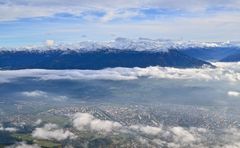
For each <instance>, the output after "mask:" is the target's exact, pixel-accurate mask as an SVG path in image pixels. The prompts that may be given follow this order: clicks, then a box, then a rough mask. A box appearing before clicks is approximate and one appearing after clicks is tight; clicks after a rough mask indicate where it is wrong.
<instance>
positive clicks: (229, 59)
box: [221, 53, 240, 62]
mask: <svg viewBox="0 0 240 148" xmlns="http://www.w3.org/2000/svg"><path fill="white" fill-rule="evenodd" d="M239 61H240V53H239V54H232V55H229V56H227V57H225V58H223V59H221V62H239Z"/></svg>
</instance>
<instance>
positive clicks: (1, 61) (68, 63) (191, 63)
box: [0, 49, 211, 70]
mask: <svg viewBox="0 0 240 148" xmlns="http://www.w3.org/2000/svg"><path fill="white" fill-rule="evenodd" d="M203 65H209V66H211V64H210V63H208V62H205V61H202V60H198V59H196V58H193V57H190V56H188V55H185V54H184V53H182V52H181V51H177V50H169V51H168V52H149V51H133V50H112V49H111V50H109V49H106V50H105V49H104V50H96V51H85V52H78V51H74V50H48V51H39V50H32V51H1V52H0V68H1V69H33V68H39V69H93V70H95V69H103V68H112V67H129V68H131V67H148V66H164V67H166V66H167V67H177V68H190V67H191V68H192V67H201V66H203Z"/></svg>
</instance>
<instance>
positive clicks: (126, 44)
mask: <svg viewBox="0 0 240 148" xmlns="http://www.w3.org/2000/svg"><path fill="white" fill-rule="evenodd" d="M196 47H197V48H213V47H240V42H231V41H227V42H197V41H182V40H164V39H148V38H138V39H133V40H131V39H127V38H116V39H115V40H112V41H102V42H96V41H83V42H79V43H73V44H55V45H53V46H27V47H18V48H4V47H2V48H0V51H26V50H27V51H36V50H37V51H38V50H39V51H47V50H75V51H95V50H101V49H108V50H111V49H112V50H114V49H115V50H134V51H161V52H167V51H168V50H169V49H178V50H181V49H188V48H196Z"/></svg>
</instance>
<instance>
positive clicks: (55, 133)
mask: <svg viewBox="0 0 240 148" xmlns="http://www.w3.org/2000/svg"><path fill="white" fill-rule="evenodd" d="M32 136H33V137H35V138H39V139H48V140H58V141H61V140H65V139H74V138H75V135H74V134H73V133H72V132H70V131H69V130H64V129H60V128H59V127H58V126H57V125H56V124H51V123H48V124H45V125H44V126H43V127H41V128H36V129H35V130H34V131H33V133H32Z"/></svg>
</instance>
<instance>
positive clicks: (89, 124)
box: [73, 113, 122, 132]
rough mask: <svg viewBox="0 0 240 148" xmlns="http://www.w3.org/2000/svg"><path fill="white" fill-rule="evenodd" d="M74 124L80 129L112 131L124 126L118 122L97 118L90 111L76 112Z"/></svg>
mask: <svg viewBox="0 0 240 148" xmlns="http://www.w3.org/2000/svg"><path fill="white" fill-rule="evenodd" d="M73 126H74V127H75V128H76V129H78V130H80V131H81V130H84V129H89V130H93V131H98V132H112V131H113V130H115V129H119V128H121V127H122V125H121V124H120V123H118V122H113V121H109V120H100V119H96V118H95V117H94V116H92V115H91V114H88V113H76V114H75V115H74V116H73Z"/></svg>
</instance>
